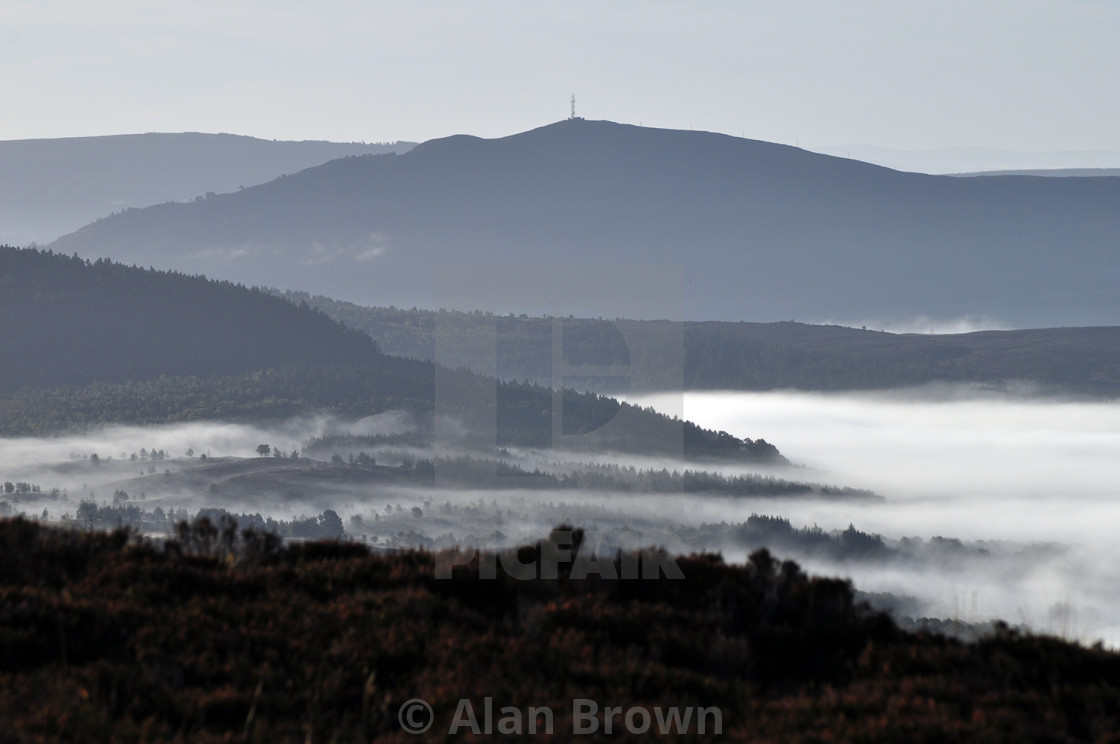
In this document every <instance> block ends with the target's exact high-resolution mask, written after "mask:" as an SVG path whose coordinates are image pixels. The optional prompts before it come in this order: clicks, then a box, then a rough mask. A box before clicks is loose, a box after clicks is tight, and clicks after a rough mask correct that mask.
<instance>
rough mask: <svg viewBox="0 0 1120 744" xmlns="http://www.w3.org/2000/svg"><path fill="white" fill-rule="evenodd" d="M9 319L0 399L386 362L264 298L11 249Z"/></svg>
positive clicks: (1, 276)
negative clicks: (8, 393) (58, 389)
mask: <svg viewBox="0 0 1120 744" xmlns="http://www.w3.org/2000/svg"><path fill="white" fill-rule="evenodd" d="M0 318H3V323H0V392H2V391H5V390H13V389H15V388H19V387H22V386H36V387H49V386H53V385H62V384H88V383H92V382H104V383H120V382H129V381H136V380H144V379H150V378H155V377H159V376H161V375H169V376H183V375H216V374H227V375H228V374H237V373H243V372H249V371H253V370H259V369H268V368H272V367H285V366H296V367H298V366H310V365H330V364H341V365H355V366H368V365H370V364H372V363H374V362H375V361H376V360H377V359H378V358H380V356H381V355H380V354H379V353H378V351H377V348H376V346H375V345H374V343H373V342H372V341H371V340H370V339H369V337H368V336H366V335H365V334H362V333H359V332H357V331H353V330H350V329H348V328H346V327H345V326H343V325H341V324H339V323H337V322H335V321H333V320H331V319H330V318H328V317H327V316H326V315H325V314H323V313H322V312H320V311H318V310H312V309H311V308H309V307H307V306H303V307H300V306H297V305H294V304H292V303H290V302H287V301H285V300H282V299H280V298H278V297H273V296H271V295H269V294H267V293H265V292H262V291H260V290H256V289H247V288H246V287H243V286H239V285H234V284H231V283H229V282H215V281H210V280H208V279H205V278H203V277H199V276H183V275H181V274H174V273H169V272H162V271H154V270H145V269H140V268H135V267H131V266H124V265H121V264H117V263H113V262H110V261H103V260H98V261H95V262H90V261H86V260H82V259H79V258H75V257H67V256H62V255H58V254H54V253H50V252H46V251H38V250H32V249H18V248H11V247H3V246H0Z"/></svg>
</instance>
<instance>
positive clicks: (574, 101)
mask: <svg viewBox="0 0 1120 744" xmlns="http://www.w3.org/2000/svg"><path fill="white" fill-rule="evenodd" d="M569 118H572V119H575V118H576V94H575V93H573V94H572V115H571V117H569Z"/></svg>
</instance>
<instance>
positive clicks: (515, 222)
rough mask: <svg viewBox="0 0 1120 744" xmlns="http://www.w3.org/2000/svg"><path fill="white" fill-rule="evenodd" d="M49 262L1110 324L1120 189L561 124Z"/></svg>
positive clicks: (443, 299)
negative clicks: (957, 174) (105, 259)
mask: <svg viewBox="0 0 1120 744" xmlns="http://www.w3.org/2000/svg"><path fill="white" fill-rule="evenodd" d="M53 247H54V248H55V249H56V250H59V251H64V252H67V253H70V252H77V253H79V254H81V255H88V256H101V255H105V256H110V257H113V258H115V259H119V260H124V261H129V262H136V263H141V264H145V265H147V264H151V265H155V266H160V267H167V268H174V269H177V270H182V271H189V272H192V273H194V272H201V273H206V274H208V275H211V276H215V277H220V278H228V279H233V280H237V281H243V282H248V283H253V284H269V285H273V286H276V287H280V288H297V289H304V290H308V291H311V292H316V293H320V294H325V295H329V296H333V297H337V298H340V299H346V300H352V301H356V302H360V303H365V304H379V305H399V306H405V307H409V306H421V307H457V308H462V309H474V308H480V309H487V310H494V311H498V312H519V311H523V310H526V309H529V310H545V311H551V314H557V312H556V311H557V308H556V307H546V308H541V307H535V308H527V305H528V304H530V303H531V302H532V300H533V297H534V296H543V295H544V294H550V295H551V296H554V297H557V298H569V297H574V296H576V295H577V294H578V293H579V291H581V290H582V291H584V292H585V293H586V294H588V295H590V296H591V300H588V302H589V303H590V304H589V305H587V306H581V307H574V308H573V310H572V311H573V312H575V313H576V314H579V313H580V312H584V313H587V312H592V313H594V312H595V311H596V307H595V306H594V302H592V301H593V300H594V301H601V303H602V305H601V307H603V308H606V309H605V310H604V309H600V310H599V312H600V313H601V314H607V313H613V314H614V315H616V316H631V317H662V316H664V317H673V316H680V317H682V318H685V319H714V320H753V321H765V320H789V319H796V320H802V321H836V322H860V321H863V322H868V321H878V320H883V319H890V318H907V317H913V316H918V315H921V316H927V317H931V318H959V317H962V316H972V317H979V318H986V319H993V320H997V321H999V322H1001V323H1003V324H1006V325H1011V326H1018V327H1031V326H1035V327H1037V326H1057V325H1113V324H1120V289H1118V287H1120V260H1117V259H1118V258H1120V255H1118V248H1120V178H1107V177H1105V178H1032V177H1021V176H1007V177H990V178H953V177H947V176H931V175H922V174H914V173H903V172H899V171H893V170H890V169H886V168H882V167H879V166H874V165H870V164H867V163H862V162H858V161H852V160H848V159H844V158H835V157H831V156H826V155H820V154H816V153H812V152H809V151H806V150H802V149H798V148H795V147H789V146H784V145H777V144H771V143H766V142H759V141H753V140H747V139H741V138H736V137H729V136H726V135H720V134H712V133H706V132H691V131H688V132H686V131H674V130H663V129H651V128H643V127H636V126H628V125H621V124H615V123H611V122H603V121H585V120H580V119H576V120H568V121H563V122H559V123H556V124H552V125H549V126H545V127H541V128H539V129H535V130H532V131H529V132H524V133H521V134H517V135H514V136H510V137H504V138H500V139H494V140H484V139H479V138H476V137H469V136H463V135H459V136H454V137H448V138H444V139H438V140H432V141H429V142H426V143H423V144H421V145H419V146H417V147H415V148H414V149H412V150H410V151H409V152H407V153H405V154H403V155H376V156H363V157H349V158H343V159H339V160H334V161H331V162H329V163H326V164H324V165H321V166H318V167H314V168H310V169H307V170H304V171H301V172H299V173H297V174H294V175H291V176H286V177H281V178H279V179H276V180H274V181H271V182H268V183H265V184H261V185H259V186H256V187H252V188H246V189H244V190H242V191H239V192H236V193H230V194H223V195H217V196H212V197H210V198H207V199H203V200H199V201H196V202H192V203H187V204H163V205H157V206H153V207H149V208H146V209H140V210H128V211H126V212H125V213H123V214H120V215H116V216H114V217H111V218H108V219H103V220H100V221H98V222H96V223H94V224H91V225H88V226H87V227H85V228H82V229H81V230H79V231H77V232H75V233H73V234H71V235H68V236H65V237H63V238H61V239H60V240H58V241H57V242H56V243H54V245H53ZM650 276H653V277H657V278H659V279H660V280H661V284H660V285H658V287H657V288H653V287H651V285H650V281H649V277H650ZM527 288H528V290H529V291H528V292H526V291H525V290H526V289H527ZM666 288H667V289H666ZM662 294H663V295H664V296H665V298H666V299H667V300H669V301H667V302H665V303H664V305H663V307H662V306H659V305H657V303H656V300H658V299H660V297H659V296H656V297H653V298H651V297H650V295H662ZM651 299H652V300H654V302H651ZM565 301H568V300H565ZM570 302H571V303H575V302H576V301H575V300H570ZM560 310H564V308H560ZM565 312H566V311H565Z"/></svg>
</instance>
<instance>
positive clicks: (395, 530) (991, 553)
mask: <svg viewBox="0 0 1120 744" xmlns="http://www.w3.org/2000/svg"><path fill="white" fill-rule="evenodd" d="M633 402H636V403H638V404H640V405H643V406H645V405H649V406H653V407H654V408H659V407H664V408H668V409H670V410H679V406H680V402H681V398H680V395H679V393H678V394H675V395H674V396H665V397H664V399H663V397H662V396H656V395H655V396H647V397H642V398H639V399H635V400H634V401H633ZM684 405H685V411H684V413H685V416H686V417H687V418H688V419H690V420H693V421H696V422H697V423H699V424H700V425H702V426H705V427H712V428H716V429H722V430H725V431H728V432H730V433H732V434H734V435H737V436H751V437H759V436H765V438H766V439H767V440H768V441H771V442H773V443H775V444H777V445H778V446H779V447H780V448H781V450H782V452H783V454H785V455H786V456H787V457H788V458H789V460H790V461H792V462H793V463H795V464H794V465H793V466H790V467H782V466H773V465H771V466H758V465H751V464H741V465H739V464H730V463H727V462H723V463H718V464H716V463H704V464H697V463H685V462H680V461H667V460H664V459H661V458H656V457H625V456H620V455H615V454H611V453H606V452H603V453H594V454H588V453H570V452H560V451H553V450H517V449H513V448H511V449H502V450H498V451H496V452H489V453H478V452H475V453H467V454H470V456H471V457H482V458H490V459H488V460H484V461H477V462H476V461H471V462H467V463H465V464H464V463H463V462H461V461H456V460H455V459H454V458H462V457H463V456H464V452H463V451H462V450H458V449H455V448H454V447H453V446H449V445H447V444H446V443H445V444H443V445H441V446H440V447H438V448H437V447H432V446H431V445H430V444H426V443H421V442H419V441H418V440H417V438H416V437H415V436H414V434H415V432H416V427H415V425H414V422H413V421H412V420H411V419H410V418H409V417H408V416H407V415H404V414H384V415H380V416H375V417H370V418H367V419H362V420H359V421H343V420H339V419H336V418H331V417H325V416H323V417H303V418H298V419H293V420H290V421H286V422H280V423H276V424H274V425H264V424H257V425H246V424H230V423H222V422H198V423H190V424H180V425H169V426H156V427H108V428H104V429H100V430H97V431H93V432H90V433H88V434H84V435H67V436H59V437H54V438H41V439H27V438H25V439H0V487H3V485H4V483H5V482H11V483H13V484H15V483H21V482H22V483H24V484H34V485H35V486H38V492H37V493H26V492H25V493H20V492H18V491H17V492H16V493H8V494H0V499H2V500H4V501H3V503H0V509H3V510H6V513H9V514H11V513H24V514H27V515H28V516H31V517H37V518H42V516H43V513H44V511H45V512H46V518H47V519H48V520H50V521H57V520H59V519H60V518H62V517H63V516H64V515H65V517H66V518H67V519H76V518H77V512H78V508H79V505H80V504H81V503H82V502H83V501H84V502H86V503H87V504H90V503H91V502H94V503H96V504H99V505H101V506H102V507H103V509H109V508H112V509H118V510H119V509H123V508H125V507H127V508H129V509H133V510H134V511H135V510H139V511H142V512H144V513H145V514H150V513H152V512H154V511H155V510H157V509H159V510H160V513H161V514H166V515H168V518H169V519H170V518H172V515H174V517H175V518H178V517H180V516H184V515H193V514H195V513H197V511H198V510H199V509H203V508H209V509H214V508H217V509H225V510H228V511H229V512H232V513H235V514H244V515H257V514H260V515H263V516H264V517H266V518H272V519H276V520H297V519H308V518H312V519H313V518H314V517H315V516H316V515H318V514H321V513H325V512H326V511H327V510H331V511H333V512H335V513H336V514H337V517H334V519H335V520H336V521H335V522H333V523H332V524H338V525H339V529H344V530H345V535H346V536H347V537H348V538H350V539H356V540H362V541H364V542H366V543H367V544H369V545H371V546H373V547H374V548H376V549H382V550H393V549H399V548H404V547H417V546H419V547H426V548H439V547H447V546H452V545H463V544H466V545H477V546H479V547H484V548H504V547H509V546H512V545H516V544H524V543H526V542H531V541H535V540H537V539H540V538H541V537H542V536H543V535H545V534H547V532H548V531H549V530H550V529H551V528H552V527H555V526H556V525H558V524H560V523H565V522H566V523H569V524H572V525H574V526H578V527H582V528H584V529H585V530H587V533H588V541H587V543H586V544H587V545H590V546H598V547H599V549H600V550H601V551H609V550H613V549H616V548H617V547H634V548H637V547H642V546H649V545H655V546H663V547H665V548H667V549H668V550H670V551H674V552H693V551H703V550H707V551H719V552H721V553H723V555H724V557H725V558H726V559H727V560H729V561H736V562H738V561H743V560H745V559H746V556H747V555H748V554H749V553H750V552H751V551H753V550H754V549H756V548H758V547H762V546H767V547H770V548H771V549H772V550H773V552H775V553H776V554H777V555H779V556H780V557H782V558H792V559H794V560H797V561H798V562H799V563H801V564H802V565H803V566H805V567H806V568H807V569H809V570H811V571H813V572H815V573H819V574H827V575H843V576H850V577H851V578H852V579H853V580H854V582H855V585H856V588H857V589H860V590H863V591H866V592H871V593H880V594H881V593H889V594H891V595H895V596H896V597H897V598H910V599H909V600H908V601H901V602H899V606H903V607H905V612H906V613H907V614H909V615H912V616H914V617H918V616H921V615H926V616H930V617H940V618H952V619H958V620H961V621H966V622H975V623H984V622H987V621H989V620H991V619H994V618H1002V619H1005V620H1006V621H1008V622H1010V623H1012V624H1025V625H1027V626H1029V627H1031V628H1033V629H1036V630H1043V631H1048V632H1054V633H1059V634H1062V635H1064V636H1066V637H1070V638H1075V639H1078V640H1084V641H1093V640H1096V639H1103V640H1105V641H1106V642H1107V643H1109V644H1111V645H1120V595H1117V593H1116V592H1115V591H1114V587H1115V586H1117V585H1118V582H1120V560H1117V559H1120V544H1118V543H1117V542H1116V541H1115V540H1114V537H1113V533H1114V531H1115V527H1116V525H1117V524H1120V499H1117V498H1116V496H1117V488H1118V486H1117V484H1120V459H1118V458H1116V457H1115V453H1117V452H1120V404H1117V403H1084V402H1078V401H1069V400H1055V399H1032V398H1027V397H1012V396H1007V395H1003V396H998V395H994V394H985V393H983V392H979V391H976V390H973V389H962V388H937V389H923V390H916V391H905V392H895V393H889V394H864V395H824V394H803V393H727V394H724V393H690V394H687V395H686V396H685V399H684ZM261 445H268V446H269V452H268V456H267V457H260V456H259V455H260V451H259V448H260V446H261ZM93 454H97V455H98V458H97V461H96V462H93V461H92V460H91V455H93ZM134 455H135V458H134V457H133V456H134ZM202 455H206V458H205V459H203V458H202ZM293 455H296V456H295V457H293ZM478 462H484V463H489V465H486V466H485V467H490V468H491V473H495V472H497V473H498V474H499V475H500V474H501V473H503V472H506V471H503V470H502V469H501V468H502V467H506V466H509V467H514V468H520V469H521V470H519V471H518V473H520V475H518V477H517V478H508V479H506V480H503V479H502V478H497V480H491V481H488V482H487V483H486V484H485V485H480V484H479V482H477V481H473V482H468V481H459V482H457V481H456V478H458V477H459V474H461V473H462V472H465V470H464V469H466V470H470V469H471V468H474V469H476V470H477V469H478V468H479V467H482V466H480V465H479V464H478ZM496 462H500V463H501V466H500V467H498V469H497V471H495V470H494V468H495V467H496V466H495V465H494V463H496ZM425 463H426V464H425ZM433 463H434V464H433ZM614 465H619V466H622V467H623V468H629V467H633V468H635V469H636V471H637V472H638V476H639V479H640V475H641V473H642V472H643V471H649V470H651V469H652V470H655V471H658V470H661V469H666V470H668V471H674V470H677V471H681V472H683V471H684V470H685V469H694V470H701V469H702V470H708V471H714V472H719V473H722V474H724V475H726V476H732V477H734V476H755V475H757V476H759V477H762V478H774V479H785V480H786V481H791V482H797V483H811V484H815V485H814V487H813V489H812V490H811V491H807V490H805V489H801V490H800V491H798V490H796V489H794V490H793V491H788V490H787V491H782V492H779V491H780V490H781V489H777V490H775V492H774V493H773V494H770V495H753V496H746V495H726V494H714V493H710V492H704V493H691V492H690V493H684V492H663V491H661V492H653V491H648V490H647V491H644V492H643V491H640V490H634V489H629V490H627V489H624V488H621V486H620V485H619V484H621V485H627V483H628V482H626V481H625V479H623V480H622V481H618V482H617V483H616V484H615V485H610V486H602V487H585V486H582V485H579V486H575V487H573V486H571V485H570V484H569V486H568V487H565V488H560V487H556V488H554V487H552V486H548V485H547V484H546V486H545V487H541V486H540V483H541V482H542V481H539V480H538V481H535V482H533V483H532V484H530V485H526V484H527V483H529V482H532V481H533V478H530V477H528V476H526V475H525V472H526V471H529V472H532V471H535V470H537V469H539V470H540V471H542V472H544V473H547V474H551V475H553V476H556V477H563V476H564V475H571V474H576V475H578V474H579V473H581V472H592V473H596V474H598V475H600V476H601V475H602V474H603V473H604V472H609V468H610V467H612V466H614ZM422 466H423V467H427V468H428V469H429V470H431V471H432V472H431V473H428V471H424V472H423V473H422V472H421V470H422ZM596 468H598V470H596ZM604 468H606V470H604ZM483 469H485V468H483ZM425 474H427V475H431V476H432V477H421V476H422V475H425ZM441 474H444V475H446V474H451V475H452V476H454V477H442V478H441V477H440V476H441ZM627 477H629V478H631V481H632V480H633V478H634V476H633V474H631V475H630V476H627ZM518 478H519V479H520V480H519V479H518ZM527 478H528V481H527V480H526V479H527ZM495 483H496V484H497V485H496V486H495V485H494V484H495ZM824 486H827V487H824ZM834 486H841V487H855V488H861V489H867V491H871V492H874V493H873V494H867V493H863V494H861V493H858V492H853V491H847V492H845V491H841V490H837V489H835V488H833V487H834ZM176 510H179V511H176ZM182 510H185V511H182ZM105 513H106V514H109V515H110V516H109V517H107V518H108V519H113V518H115V517H114V516H113V515H116V514H119V513H120V512H119V511H111V510H109V511H105ZM339 517H340V518H341V522H339V521H338V518H339ZM78 524H79V525H81V524H83V523H82V522H81V521H79V522H78ZM164 524H166V522H165V523H164ZM343 526H344V527H343ZM160 529H162V528H160ZM148 531H150V532H158V529H154V528H153V529H149V530H148ZM291 534H293V535H296V533H295V532H292V533H291ZM883 601H884V602H886V603H890V602H893V601H894V599H893V598H885V599H884V600H883Z"/></svg>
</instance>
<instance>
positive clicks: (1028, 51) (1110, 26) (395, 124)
mask: <svg viewBox="0 0 1120 744" xmlns="http://www.w3.org/2000/svg"><path fill="white" fill-rule="evenodd" d="M1118 33H1120V3H1116V2H1113V1H1112V0H1060V1H1058V0H1015V1H1014V2H1012V1H1009V0H986V1H985V2H983V3H977V2H974V1H969V2H964V1H962V0H937V1H936V2H931V1H927V0H919V1H917V2H907V3H899V2H896V1H895V0H850V1H849V2H844V3H837V2H834V0H781V1H778V0H752V1H750V2H744V1H743V0H705V1H703V2H696V3H685V2H668V1H666V0H641V2H638V1H637V0H615V1H614V2H610V3H602V2H589V1H586V0H563V1H560V0H534V1H533V2H526V1H520V2H518V1H516V0H475V1H474V2H462V1H461V0H455V1H451V0H428V1H426V2H405V1H404V0H397V1H393V2H385V1H382V0H372V1H371V0H360V1H359V0H321V1H320V2H318V3H314V4H311V3H305V2H291V1H289V0H268V2H264V0H222V1H221V2H218V1H217V0H194V2H191V3H183V2H164V1H162V0H117V1H113V2H103V1H98V0H92V1H91V0H0V102H2V105H3V108H4V111H5V113H4V115H3V116H2V117H0V140H8V139H27V138H42V137H63V136H89V135H101V134H123V133H134V132H146V131H159V132H181V131H202V132H230V133H235V134H246V135H252V136H257V137H263V138H269V139H329V140H336V141H366V142H391V141H397V140H411V141H423V140H427V139H431V138H435V137H441V136H446V135H450V134H456V133H467V134H474V135H477V136H482V137H500V136H504V135H508V134H513V133H516V132H519V131H524V130H526V129H531V128H533V127H536V126H541V125H543V124H547V123H550V122H553V121H556V120H558V119H563V118H566V117H567V116H568V113H569V97H570V96H571V95H572V94H575V95H576V105H577V113H578V114H579V115H580V116H584V117H586V118H589V119H609V120H613V121H619V122H624V123H632V124H644V125H646V126H658V127H666V128H676V129H688V128H694V129H703V130H709V131H717V132H723V133H727V134H733V135H740V136H747V137H751V138H756V139H764V140H769V141H774V142H782V143H787V144H799V145H801V146H803V147H823V146H828V145H840V144H856V143H867V144H874V145H879V146H884V147H894V148H902V149H912V150H923V149H932V148H942V147H956V146H975V147H993V148H1003V149H1012V150H1027V151H1053V150H1120V127H1116V126H1115V122H1116V121H1117V120H1118V119H1120V97H1118V96H1116V95H1115V81H1116V80H1117V79H1120V44H1117V43H1116V40H1117V38H1118Z"/></svg>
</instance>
